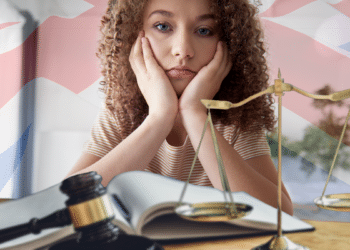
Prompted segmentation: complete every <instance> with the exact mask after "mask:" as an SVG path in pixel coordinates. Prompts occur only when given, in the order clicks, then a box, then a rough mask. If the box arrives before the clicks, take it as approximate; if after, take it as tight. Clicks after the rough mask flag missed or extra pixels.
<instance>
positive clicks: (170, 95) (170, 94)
mask: <svg viewBox="0 0 350 250" xmlns="http://www.w3.org/2000/svg"><path fill="white" fill-rule="evenodd" d="M129 61H130V64H131V67H132V69H133V71H134V73H135V75H136V79H137V84H138V86H139V88H140V90H141V93H142V94H143V96H144V98H145V99H146V102H147V104H148V106H149V114H150V115H151V114H152V115H157V116H159V115H169V114H173V115H175V116H176V114H177V113H178V98H177V96H176V93H175V91H174V89H173V87H172V85H171V83H170V81H169V78H168V76H167V75H166V73H165V72H164V70H163V69H162V67H161V66H159V64H158V63H157V61H156V59H155V57H154V55H153V51H152V49H151V45H150V43H149V41H148V39H147V38H146V37H145V36H144V32H143V31H141V32H140V34H139V36H138V37H137V39H136V41H135V43H134V44H133V46H132V48H131V52H130V57H129Z"/></svg>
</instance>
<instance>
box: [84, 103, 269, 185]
mask: <svg viewBox="0 0 350 250" xmlns="http://www.w3.org/2000/svg"><path fill="white" fill-rule="evenodd" d="M122 119H123V118H121V117H117V116H116V115H115V114H114V113H112V112H111V111H110V110H109V109H108V108H106V106H105V105H104V107H102V108H101V110H100V112H99V115H98V117H97V120H96V121H95V123H94V125H93V127H92V130H91V136H90V139H89V140H88V141H87V142H86V143H85V145H84V151H85V152H86V153H89V154H93V155H96V156H98V157H101V158H102V157H104V156H105V155H106V154H107V153H108V152H109V151H111V150H112V149H113V148H114V147H116V146H117V145H118V144H119V143H120V142H121V141H122V140H124V139H125V138H126V137H127V135H128V134H130V133H131V131H127V133H125V134H122V133H121V130H120V121H121V120H122ZM203 126H204V124H203ZM214 126H215V128H216V129H217V130H218V132H219V133H220V134H222V135H223V136H224V138H225V139H226V140H227V142H228V143H229V144H230V145H232V146H233V148H234V149H235V150H236V151H237V152H238V153H239V154H240V156H241V157H242V158H243V159H244V160H247V159H249V158H253V157H256V156H261V155H270V147H269V145H268V143H267V140H266V134H265V131H264V130H262V129H261V128H259V127H258V126H256V127H252V128H251V129H250V130H249V131H247V132H244V133H239V131H238V129H236V128H235V126H233V125H230V126H225V125H223V124H220V123H219V124H215V125H214ZM130 127H131V126H130ZM194 155H195V150H194V149H193V147H192V144H191V142H190V139H189V137H188V136H187V138H186V140H185V142H184V144H183V145H182V146H172V145H170V144H168V142H167V141H166V140H165V141H164V142H163V144H162V145H161V146H160V148H159V150H158V152H157V153H156V155H155V156H154V158H153V159H152V160H151V162H150V163H149V165H148V166H147V167H146V169H145V171H150V172H153V173H157V174H161V175H164V176H168V177H172V178H175V179H178V180H181V181H187V178H188V176H189V171H190V169H191V165H192V161H193V159H194ZM116 167H117V166H116ZM190 183H192V184H196V185H203V186H212V184H211V182H210V180H209V178H208V176H207V174H206V172H205V171H204V169H203V167H202V165H201V163H200V161H199V159H197V161H196V164H195V167H194V170H193V172H192V174H191V179H190Z"/></svg>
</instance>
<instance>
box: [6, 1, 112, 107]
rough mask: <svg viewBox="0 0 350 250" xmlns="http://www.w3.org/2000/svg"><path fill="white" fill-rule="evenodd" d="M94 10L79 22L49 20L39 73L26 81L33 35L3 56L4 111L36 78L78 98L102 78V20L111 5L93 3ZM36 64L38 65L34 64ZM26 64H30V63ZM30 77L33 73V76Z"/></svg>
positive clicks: (42, 38) (43, 33)
mask: <svg viewBox="0 0 350 250" xmlns="http://www.w3.org/2000/svg"><path fill="white" fill-rule="evenodd" d="M87 2H89V3H91V4H93V5H94V7H93V8H91V9H89V10H88V11H86V12H84V13H83V14H81V15H79V16H78V17H76V18H73V19H69V18H61V17H56V16H51V17H49V18H48V19H47V20H46V21H45V22H44V23H42V24H41V25H40V27H39V28H38V30H37V34H38V36H39V41H38V46H37V47H38V52H37V62H36V71H37V74H36V76H34V74H26V75H27V78H26V79H24V80H22V79H21V77H22V75H23V72H22V63H23V62H22V61H23V60H24V59H25V58H22V53H23V50H22V48H23V47H24V48H26V47H32V46H31V45H32V43H33V41H34V40H35V39H34V37H33V34H35V32H33V33H32V34H31V35H30V36H29V37H28V38H27V39H26V40H25V42H24V43H23V44H22V46H19V47H17V48H15V49H13V50H11V51H9V52H6V53H3V54H1V55H0V69H1V77H0V89H1V98H0V109H1V108H2V107H3V106H4V105H5V104H6V103H7V102H8V101H9V100H10V99H11V98H13V97H14V96H15V95H16V94H17V93H18V91H19V90H20V89H21V85H25V84H26V83H28V82H29V81H31V80H33V79H34V78H35V77H44V78H47V79H49V80H51V81H54V82H56V83H57V84H60V85H61V86H64V87H66V88H67V89H69V90H71V91H72V92H74V93H76V94H78V93H80V92H81V91H83V90H84V89H86V88H87V87H89V86H90V85H92V84H93V83H94V82H95V81H96V80H97V79H98V78H100V76H101V75H100V67H99V62H98V59H97V57H96V52H97V46H98V38H99V26H100V23H101V17H102V15H103V13H104V12H105V9H106V8H107V1H106V0H104V1H100V0H89V1H87ZM33 63H35V62H33ZM26 64H27V65H30V62H28V61H27V60H26ZM29 73H30V72H29Z"/></svg>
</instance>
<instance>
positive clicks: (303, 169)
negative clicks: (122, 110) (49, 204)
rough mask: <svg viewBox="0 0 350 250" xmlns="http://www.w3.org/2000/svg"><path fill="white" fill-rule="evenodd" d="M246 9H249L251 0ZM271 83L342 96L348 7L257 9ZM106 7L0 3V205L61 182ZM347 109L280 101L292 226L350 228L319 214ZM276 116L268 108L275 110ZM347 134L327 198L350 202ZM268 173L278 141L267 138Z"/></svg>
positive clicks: (76, 136) (76, 1) (76, 139)
mask: <svg viewBox="0 0 350 250" xmlns="http://www.w3.org/2000/svg"><path fill="white" fill-rule="evenodd" d="M252 1H253V0H252ZM261 3H262V4H261V5H260V6H259V9H260V17H261V20H262V24H263V27H264V29H265V39H266V44H267V47H268V51H267V54H266V57H267V60H268V63H269V68H270V84H273V79H275V78H277V72H278V68H280V69H281V73H282V78H284V80H285V82H287V83H290V84H292V85H294V86H296V87H298V88H301V89H303V90H305V91H307V92H309V93H319V94H329V93H333V92H335V91H340V90H344V89H349V88H350V81H349V79H350V32H349V30H350V1H349V0H293V1H289V0H262V1H261ZM106 7H107V0H85V1H83V0H50V1H44V0H0V198H20V197H24V196H27V195H30V194H32V193H35V192H39V191H41V190H43V189H46V188H48V187H50V186H52V185H55V184H57V183H59V182H61V181H62V179H63V178H64V176H65V175H66V174H67V173H68V171H69V170H70V169H71V168H72V166H73V165H74V163H75V162H76V160H77V159H78V157H79V156H80V154H81V152H82V147H83V144H84V143H85V142H86V140H87V139H88V137H89V131H90V129H91V126H92V124H93V122H94V120H95V118H96V116H97V113H98V110H99V108H100V107H101V104H102V102H103V94H102V93H101V92H100V91H99V81H100V80H101V79H102V78H101V75H100V67H99V62H98V59H97V57H96V55H95V53H96V51H97V43H98V39H99V26H100V20H101V16H102V15H103V13H104V12H105V9H106ZM349 108H350V101H349V100H345V101H343V102H337V103H334V102H330V101H328V102H327V101H314V100H312V99H310V98H307V97H304V96H301V95H299V94H297V93H295V92H288V93H285V95H284V97H283V115H282V120H283V123H282V124H283V126H282V128H283V129H282V133H283V143H282V145H283V159H282V166H283V170H282V178H283V181H284V183H285V185H286V187H287V189H288V191H289V193H290V194H291V196H292V200H293V203H294V211H295V216H297V217H299V218H301V219H317V220H333V221H348V222H349V221H350V215H349V214H346V213H341V212H332V211H325V210H320V209H318V208H317V207H316V206H315V205H313V200H314V199H315V198H316V197H318V196H320V195H321V194H322V191H323V188H324V185H325V182H326V179H327V175H328V171H329V168H330V166H331V163H332V159H333V155H334V152H335V149H336V147H337V144H338V139H339V137H340V134H341V130H342V127H343V125H344V122H345V117H346V115H347V112H348V110H349ZM276 110H277V106H276ZM349 131H350V128H349V129H347V132H346V134H345V138H344V140H343V143H342V145H341V149H340V153H339V157H338V160H337V162H336V164H335V170H334V171H333V176H332V178H331V182H330V184H329V185H328V187H327V190H326V194H331V193H350V132H349ZM267 138H268V140H269V144H270V147H271V153H272V156H273V159H274V161H275V163H276V166H277V158H276V157H277V142H276V140H277V135H276V134H268V135H267Z"/></svg>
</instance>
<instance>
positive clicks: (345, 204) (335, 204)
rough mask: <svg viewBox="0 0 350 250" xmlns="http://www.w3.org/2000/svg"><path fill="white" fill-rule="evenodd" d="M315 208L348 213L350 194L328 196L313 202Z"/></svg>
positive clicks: (349, 210)
mask: <svg viewBox="0 0 350 250" xmlns="http://www.w3.org/2000/svg"><path fill="white" fill-rule="evenodd" d="M314 203H315V204H316V206H318V207H320V208H323V209H328V210H333V211H339V212H350V194H330V195H325V196H323V197H322V196H321V197H318V198H316V199H315V200H314Z"/></svg>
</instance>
